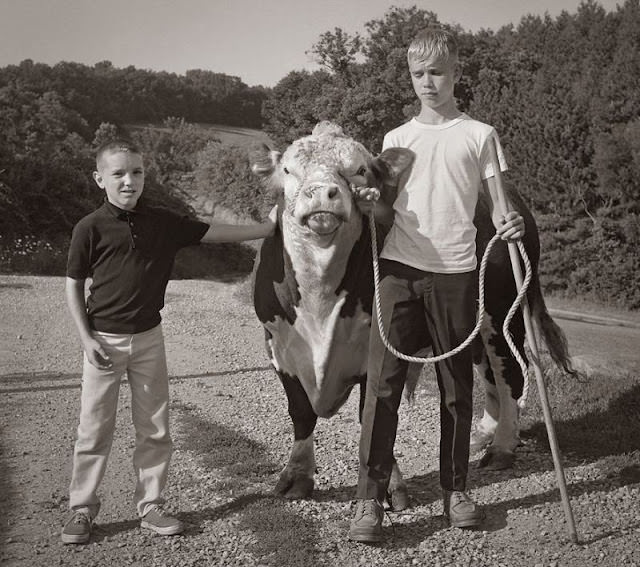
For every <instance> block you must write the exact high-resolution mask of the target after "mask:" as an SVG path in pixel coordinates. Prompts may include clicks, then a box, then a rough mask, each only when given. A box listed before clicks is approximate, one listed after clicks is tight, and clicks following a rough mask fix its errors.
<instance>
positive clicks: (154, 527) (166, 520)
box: [140, 508, 184, 536]
mask: <svg viewBox="0 0 640 567" xmlns="http://www.w3.org/2000/svg"><path fill="white" fill-rule="evenodd" d="M140 527H141V528H146V529H148V530H151V531H154V532H156V533H157V534H160V535H164V536H170V535H176V534H179V533H182V532H183V531H184V525H183V523H182V522H181V521H180V520H178V518H173V517H172V516H167V515H166V514H165V513H164V512H163V511H162V510H161V509H160V508H152V509H151V510H150V511H149V512H147V513H146V514H145V515H144V516H143V517H142V520H141V521H140Z"/></svg>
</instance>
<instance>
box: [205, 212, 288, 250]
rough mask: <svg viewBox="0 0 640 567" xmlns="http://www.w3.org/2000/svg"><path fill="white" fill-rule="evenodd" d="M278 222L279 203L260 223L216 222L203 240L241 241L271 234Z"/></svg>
mask: <svg viewBox="0 0 640 567" xmlns="http://www.w3.org/2000/svg"><path fill="white" fill-rule="evenodd" d="M277 222H278V205H274V207H273V208H272V209H271V212H270V213H269V217H268V218H267V220H266V221H265V222H263V223H260V224H237V225H236V224H214V225H211V226H210V227H209V230H207V232H206V233H205V235H204V236H203V237H202V240H201V242H241V241H243V240H256V239H258V238H266V237H267V236H271V235H272V234H273V232H274V230H275V228H276V224H277Z"/></svg>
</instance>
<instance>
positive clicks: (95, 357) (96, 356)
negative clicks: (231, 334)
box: [83, 339, 113, 370]
mask: <svg viewBox="0 0 640 567" xmlns="http://www.w3.org/2000/svg"><path fill="white" fill-rule="evenodd" d="M83 347H84V352H85V353H86V354H87V358H88V359H89V362H90V363H91V364H92V365H93V366H95V367H96V368H98V369H99V370H109V368H111V367H112V366H113V362H111V359H110V358H109V355H108V354H107V353H106V352H105V350H104V349H103V348H102V345H101V344H100V343H99V342H98V341H96V340H95V339H89V340H87V342H86V343H85V344H84V345H83Z"/></svg>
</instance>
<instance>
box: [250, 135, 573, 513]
mask: <svg viewBox="0 0 640 567" xmlns="http://www.w3.org/2000/svg"><path fill="white" fill-rule="evenodd" d="M251 161H252V169H253V171H254V172H255V173H256V174H257V175H259V176H260V177H262V178H263V179H264V180H265V181H266V183H267V184H268V185H270V186H271V187H272V188H275V189H276V190H277V191H279V192H280V207H279V213H278V227H277V229H276V231H275V234H274V235H273V236H271V237H268V238H266V239H265V240H264V241H263V244H262V246H261V248H260V250H259V252H258V255H257V258H256V262H255V267H254V274H253V301H254V308H255V312H256V315H257V317H258V319H259V320H260V322H261V323H262V325H263V326H264V330H265V343H266V348H267V353H268V356H269V358H270V361H271V364H272V366H273V368H274V369H275V371H276V373H277V375H278V377H279V379H280V381H281V382H282V385H283V386H284V390H285V393H286V396H287V401H288V411H289V415H290V417H291V420H292V423H293V431H294V442H293V447H292V450H291V454H290V457H289V461H288V463H287V465H286V466H285V468H284V470H283V471H282V472H281V474H280V477H279V480H278V482H277V484H276V487H275V491H276V493H278V494H281V495H283V496H285V497H286V498H292V499H298V498H306V497H308V496H310V495H311V493H312V491H313V487H314V480H313V479H314V473H315V468H316V464H315V456H314V446H313V431H314V428H315V425H316V422H317V418H318V417H322V418H329V417H331V416H333V415H335V413H336V412H337V411H338V410H339V409H340V408H341V407H342V405H343V404H344V403H345V401H346V400H347V398H348V396H349V394H350V393H351V391H352V390H353V388H354V386H355V385H359V387H360V406H359V407H360V414H361V413H362V408H363V404H364V394H365V389H366V384H365V381H366V369H367V351H368V337H369V332H370V326H371V313H372V303H373V294H374V286H373V270H372V259H373V256H372V248H371V233H370V231H369V227H368V223H367V218H366V217H365V216H364V215H363V214H362V213H361V212H360V210H359V209H358V207H357V205H356V203H355V200H354V188H360V187H365V188H368V189H367V190H368V191H370V192H371V195H372V196H376V197H377V194H375V193H376V191H380V192H381V193H382V196H381V198H383V199H387V201H388V202H392V201H393V199H394V198H395V191H396V190H397V186H398V183H399V180H400V178H401V175H402V174H403V172H405V171H406V170H407V169H408V168H409V167H410V166H411V164H412V161H413V153H412V152H411V151H410V150H407V149H402V148H389V149H387V150H385V151H384V152H382V153H381V154H380V155H379V156H377V157H373V156H372V155H371V154H370V152H369V151H367V150H366V149H365V148H364V146H363V145H362V144H360V143H358V142H357V141H355V140H353V139H352V138H350V137H348V136H346V135H345V134H344V133H343V131H342V129H341V128H340V127H339V126H337V125H335V124H332V123H328V122H324V123H320V124H318V125H317V126H316V127H315V128H314V130H313V132H312V133H311V135H309V136H305V137H302V138H300V139H298V140H295V141H294V142H293V143H292V144H291V145H290V146H289V147H288V148H287V149H286V150H285V151H284V153H280V152H277V151H272V150H270V149H269V148H268V147H267V146H264V145H262V146H260V147H256V148H253V150H252V152H251ZM517 205H518V206H522V205H523V203H522V202H521V201H517ZM478 211H479V212H482V211H483V209H482V207H481V206H480V205H479V207H478ZM486 214H487V213H485V216H486ZM477 222H479V223H482V225H483V226H485V225H487V226H488V225H491V227H492V224H491V220H490V216H488V217H487V218H484V216H483V217H482V218H481V219H478V221H477ZM530 225H531V223H530V222H529V224H528V226H527V230H528V231H529V230H532V231H533V232H535V223H534V224H533V225H532V226H533V228H532V227H531V226H530ZM380 228H381V227H379V229H380ZM489 232H490V231H489V230H482V231H480V230H479V231H478V234H479V235H481V237H482V238H486V236H487V234H488V233H489ZM377 234H378V235H382V234H383V232H382V231H381V230H378V231H377ZM489 238H490V237H489ZM489 238H486V240H487V241H488V240H489ZM536 238H537V237H536ZM376 244H377V245H378V249H379V248H380V246H379V245H380V242H377V243H376ZM485 245H486V243H485ZM479 248H481V246H479ZM494 248H496V247H494ZM534 252H535V250H534ZM503 255H504V254H503V251H501V250H500V249H499V247H498V248H497V249H496V251H493V252H492V254H491V262H492V263H498V264H499V266H496V268H495V269H494V268H493V266H490V267H489V268H488V270H487V271H488V274H487V279H488V280H489V279H490V281H488V283H487V287H489V288H490V286H491V285H493V284H495V285H496V286H497V287H498V286H499V289H500V290H501V291H497V292H496V293H491V292H488V293H487V304H488V305H487V312H488V316H487V317H486V319H487V320H489V321H490V322H492V323H493V324H494V325H495V324H496V323H497V322H499V321H500V319H501V318H502V319H504V315H505V314H506V312H507V310H508V307H509V306H510V303H509V305H508V306H507V308H506V309H504V305H505V303H506V299H507V297H506V295H508V296H509V297H510V298H511V301H513V298H514V297H515V291H514V290H512V289H511V288H510V287H509V286H508V285H507V284H506V283H505V282H503V281H502V279H503V274H502V270H504V271H505V272H509V273H510V267H509V264H508V262H509V260H508V256H507V257H506V260H505V259H504V258H503ZM538 255H539V247H538ZM534 258H535V261H537V256H536V255H535V254H534ZM536 278H537V273H536ZM502 294H506V295H505V296H504V297H503V295H502ZM541 297H542V296H541V295H535V296H532V299H536V301H539V300H540V299H541ZM532 310H533V312H534V313H536V314H540V313H542V314H544V313H546V309H543V310H542V311H540V309H537V308H536V307H533V308H532ZM547 316H548V313H547ZM515 324H516V325H518V324H520V322H518V321H516V323H515ZM492 329H493V325H487V326H486V327H485V328H484V329H483V331H482V338H483V340H482V341H480V340H478V341H476V343H475V347H474V348H475V350H477V355H475V357H474V359H475V360H476V361H477V367H478V368H482V369H484V372H483V377H484V378H485V379H486V380H488V381H489V384H490V386H493V387H494V388H495V395H494V396H493V397H491V398H490V400H489V397H488V400H489V401H490V402H491V405H490V406H488V409H487V410H486V411H485V417H483V420H482V421H481V424H482V428H481V429H479V430H478V431H482V434H483V435H484V437H483V443H485V444H490V447H493V449H492V451H491V454H492V455H494V456H495V455H496V454H498V455H500V454H501V452H502V450H504V452H505V453H507V454H508V453H510V452H512V451H513V450H514V447H512V443H507V444H505V445H504V446H502V445H501V443H503V441H504V439H503V437H504V438H510V437H512V436H509V435H503V434H502V432H501V431H500V429H499V427H498V425H499V423H500V422H499V419H501V418H502V414H501V413H500V412H499V411H497V409H496V408H498V407H501V408H502V407H511V402H510V401H509V400H515V399H516V398H517V394H518V378H517V376H516V378H515V381H514V384H515V385H514V386H513V387H509V386H507V385H505V386H502V382H503V381H504V382H505V384H506V383H509V380H510V377H511V376H512V372H511V371H512V366H513V365H512V364H511V361H510V356H511V355H510V353H509V352H507V351H504V349H502V348H501V341H500V338H499V337H497V336H496V333H495V332H493V331H492ZM499 332H501V331H499ZM514 335H515V338H516V340H517V341H518V344H519V345H521V344H522V343H523V337H521V336H520V333H519V332H518V331H517V329H516V332H515V333H514ZM485 344H486V345H487V346H486V348H484V345H485ZM565 345H566V343H565ZM502 358H504V359H505V360H506V362H505V361H503V360H502ZM507 369H508V370H509V372H507ZM418 374H419V372H417V371H416V370H415V369H414V370H413V371H411V375H412V376H417V375H418ZM513 375H514V376H515V374H513ZM520 376H521V375H520ZM407 384H408V387H409V388H410V390H409V392H408V396H409V397H410V396H411V393H412V392H411V389H412V388H414V387H415V380H408V381H407ZM494 384H495V386H494ZM487 391H488V392H489V391H493V390H491V388H489V389H488V390H487ZM506 394H508V396H510V398H509V400H508V399H507V397H508V396H507V395H506ZM514 403H515V402H514ZM502 413H505V414H507V415H510V414H509V412H508V411H507V412H502ZM489 417H494V418H497V419H496V424H495V427H493V429H491V427H490V425H491V423H490V421H489ZM498 417H499V419H498ZM514 425H517V424H514V422H513V421H511V422H509V424H508V427H511V428H512V429H513V427H514ZM516 436H517V427H516ZM498 449H500V450H498ZM388 500H389V503H390V504H391V506H392V507H393V509H394V510H400V509H403V508H404V507H406V505H407V503H408V494H407V487H406V483H405V482H404V480H403V478H402V474H401V472H400V469H399V467H398V465H397V463H395V464H394V467H393V472H392V477H391V482H390V485H389V494H388Z"/></svg>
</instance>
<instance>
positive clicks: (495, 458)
mask: <svg viewBox="0 0 640 567" xmlns="http://www.w3.org/2000/svg"><path fill="white" fill-rule="evenodd" d="M515 461H516V454H515V453H514V452H513V451H505V450H504V449H498V448H496V447H493V446H492V447H489V448H488V449H487V450H486V452H485V454H484V455H482V458H481V459H480V460H479V461H478V467H479V468H483V469H487V470H489V471H501V470H504V469H510V468H512V467H513V464H514V463H515Z"/></svg>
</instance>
